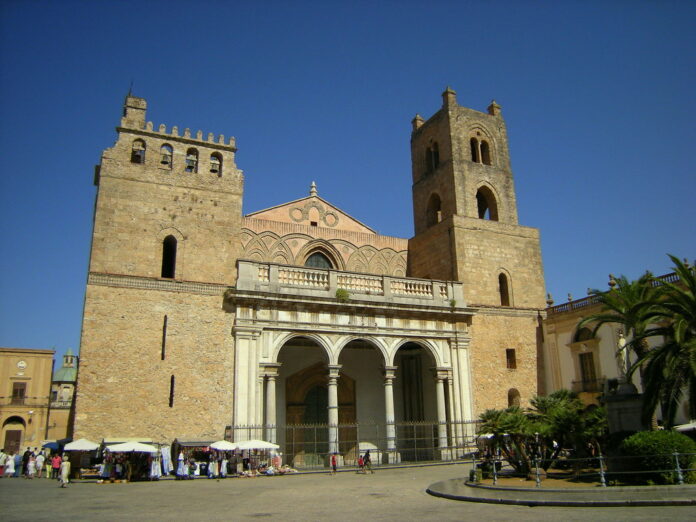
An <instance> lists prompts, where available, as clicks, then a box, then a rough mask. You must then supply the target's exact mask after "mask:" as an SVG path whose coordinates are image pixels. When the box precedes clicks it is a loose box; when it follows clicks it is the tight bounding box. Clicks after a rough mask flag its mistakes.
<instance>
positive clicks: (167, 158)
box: [160, 145, 174, 169]
mask: <svg viewBox="0 0 696 522" xmlns="http://www.w3.org/2000/svg"><path fill="white" fill-rule="evenodd" d="M173 158H174V149H172V147H171V145H162V147H160V165H164V166H166V167H167V168H170V169H171V168H172V161H173Z"/></svg>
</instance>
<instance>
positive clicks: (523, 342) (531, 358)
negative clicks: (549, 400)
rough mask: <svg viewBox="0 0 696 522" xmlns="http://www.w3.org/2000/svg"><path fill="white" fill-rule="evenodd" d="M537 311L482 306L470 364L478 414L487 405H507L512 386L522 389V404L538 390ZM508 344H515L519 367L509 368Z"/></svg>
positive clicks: (473, 332) (473, 330)
mask: <svg viewBox="0 0 696 522" xmlns="http://www.w3.org/2000/svg"><path fill="white" fill-rule="evenodd" d="M537 327H538V323H537V317H536V314H533V313H527V314H526V315H520V314H519V313H515V312H513V311H511V313H509V314H505V313H504V312H503V311H500V310H498V311H488V312H487V311H486V310H481V311H480V312H479V313H477V314H476V315H475V316H474V318H473V323H472V326H471V337H472V339H471V344H470V348H469V350H470V365H471V379H472V393H473V397H474V418H478V416H479V415H480V414H481V413H482V412H484V411H485V410H486V409H489V408H495V409H501V408H507V406H508V390H509V389H511V388H516V389H517V390H518V391H519V392H520V397H521V405H522V406H525V405H527V404H528V401H529V399H530V398H532V397H533V396H534V395H536V394H537V367H536V357H537V345H536V338H537V337H536V329H537ZM506 348H514V349H515V354H516V359H517V369H515V370H509V369H507V360H506V353H505V349H506Z"/></svg>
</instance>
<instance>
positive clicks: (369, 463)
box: [363, 450, 374, 473]
mask: <svg viewBox="0 0 696 522" xmlns="http://www.w3.org/2000/svg"><path fill="white" fill-rule="evenodd" d="M363 463H364V464H365V469H366V471H365V473H367V471H369V472H370V473H374V471H372V459H371V458H370V450H367V451H366V452H365V457H364V458H363Z"/></svg>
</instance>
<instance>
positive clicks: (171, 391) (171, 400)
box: [169, 375, 175, 408]
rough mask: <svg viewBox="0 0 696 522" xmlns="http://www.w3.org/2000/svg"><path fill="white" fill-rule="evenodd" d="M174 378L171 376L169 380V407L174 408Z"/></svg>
mask: <svg viewBox="0 0 696 522" xmlns="http://www.w3.org/2000/svg"><path fill="white" fill-rule="evenodd" d="M174 384H175V380H174V376H173V375H172V376H171V377H170V379H169V407H170V408H173V407H174Z"/></svg>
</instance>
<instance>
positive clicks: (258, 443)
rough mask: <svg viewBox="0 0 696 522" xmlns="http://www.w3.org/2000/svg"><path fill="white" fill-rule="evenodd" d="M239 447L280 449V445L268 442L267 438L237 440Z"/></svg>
mask: <svg viewBox="0 0 696 522" xmlns="http://www.w3.org/2000/svg"><path fill="white" fill-rule="evenodd" d="M235 445H236V446H237V449H240V450H252V449H278V448H280V446H278V445H277V444H273V443H272V442H266V441H265V440H244V441H242V442H235Z"/></svg>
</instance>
